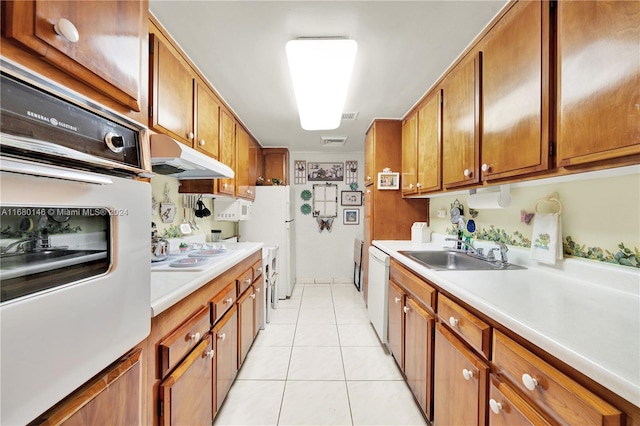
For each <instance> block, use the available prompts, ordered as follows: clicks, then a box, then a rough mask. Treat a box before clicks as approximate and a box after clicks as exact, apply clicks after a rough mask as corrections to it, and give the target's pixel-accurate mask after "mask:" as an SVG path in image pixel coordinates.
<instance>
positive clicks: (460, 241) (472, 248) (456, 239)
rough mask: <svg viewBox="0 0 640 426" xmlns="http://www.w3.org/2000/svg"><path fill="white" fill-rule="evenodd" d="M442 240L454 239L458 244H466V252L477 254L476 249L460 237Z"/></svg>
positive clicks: (451, 248)
mask: <svg viewBox="0 0 640 426" xmlns="http://www.w3.org/2000/svg"><path fill="white" fill-rule="evenodd" d="M444 240H445V241H455V242H456V243H458V244H462V245H464V246H466V247H467V252H468V253H470V254H476V255H479V253H478V252H477V250H476V249H475V247H473V246H472V245H471V243H468V242H466V241H465V240H462V239H460V238H445V239H444ZM445 248H446V249H447V250H460V249H457V248H455V247H445Z"/></svg>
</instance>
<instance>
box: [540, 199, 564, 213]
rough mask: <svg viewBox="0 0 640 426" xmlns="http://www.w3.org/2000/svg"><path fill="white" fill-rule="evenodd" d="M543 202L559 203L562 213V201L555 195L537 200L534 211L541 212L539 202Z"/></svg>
mask: <svg viewBox="0 0 640 426" xmlns="http://www.w3.org/2000/svg"><path fill="white" fill-rule="evenodd" d="M542 202H546V203H557V204H558V211H557V213H558V214H562V203H561V202H560V200H558V199H557V198H555V197H545V198H541V199H539V200H538V201H537V202H536V206H535V207H534V209H533V210H534V211H535V212H536V213H539V211H538V204H540V203H542Z"/></svg>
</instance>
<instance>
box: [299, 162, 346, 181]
mask: <svg viewBox="0 0 640 426" xmlns="http://www.w3.org/2000/svg"><path fill="white" fill-rule="evenodd" d="M343 179H344V163H312V162H308V163H307V180H309V181H339V182H342V180H343Z"/></svg>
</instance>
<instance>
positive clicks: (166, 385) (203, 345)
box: [158, 333, 216, 426]
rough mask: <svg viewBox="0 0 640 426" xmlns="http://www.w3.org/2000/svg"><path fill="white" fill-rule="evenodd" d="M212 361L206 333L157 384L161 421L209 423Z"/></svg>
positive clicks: (169, 423)
mask: <svg viewBox="0 0 640 426" xmlns="http://www.w3.org/2000/svg"><path fill="white" fill-rule="evenodd" d="M215 361H216V357H215V352H214V350H213V342H212V337H211V334H210V333H209V334H207V336H206V337H205V338H204V339H203V340H202V341H201V342H200V343H199V344H198V346H196V347H195V348H194V349H193V350H192V351H191V352H190V353H189V355H187V357H186V358H185V359H184V360H183V361H182V362H181V363H180V365H178V367H176V369H175V370H173V371H172V372H171V374H169V376H167V378H166V379H165V380H164V381H163V382H162V383H161V384H160V389H159V398H160V400H159V404H160V406H159V407H158V412H159V414H160V424H161V425H164V426H169V425H175V426H177V425H207V424H211V421H212V419H213V416H214V412H213V411H212V409H211V407H212V405H213V377H214V376H213V366H214V363H215Z"/></svg>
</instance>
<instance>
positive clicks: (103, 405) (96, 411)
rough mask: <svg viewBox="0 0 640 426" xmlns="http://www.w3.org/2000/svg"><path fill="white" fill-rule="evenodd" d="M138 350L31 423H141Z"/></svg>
mask: <svg viewBox="0 0 640 426" xmlns="http://www.w3.org/2000/svg"><path fill="white" fill-rule="evenodd" d="M141 354H142V350H141V349H136V350H135V351H133V352H132V353H130V354H128V355H127V356H125V357H123V358H122V359H120V360H119V361H118V362H117V363H115V364H114V365H112V366H111V367H109V368H107V369H106V370H105V371H103V372H102V373H101V374H99V375H98V376H96V377H95V378H94V379H92V380H90V381H89V382H88V383H87V384H86V385H84V386H82V387H81V388H80V389H78V390H77V391H76V392H74V393H72V394H71V395H70V396H68V397H67V398H66V399H65V400H64V401H62V402H61V403H60V404H58V405H56V406H55V407H53V408H52V409H51V410H50V411H48V412H46V413H44V414H43V415H41V416H40V417H38V418H37V419H36V420H34V421H33V422H32V423H30V424H32V425H37V424H46V425H58V424H62V423H64V424H65V425H72V426H75V425H78V426H80V425H95V424H109V425H137V424H141V409H142V407H141V405H140V402H141V393H140V392H141V383H142V376H141V366H140V357H141Z"/></svg>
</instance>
